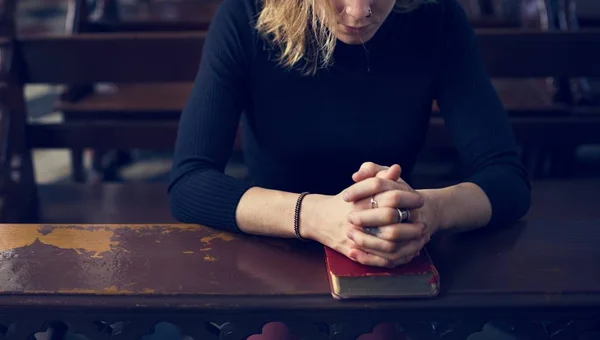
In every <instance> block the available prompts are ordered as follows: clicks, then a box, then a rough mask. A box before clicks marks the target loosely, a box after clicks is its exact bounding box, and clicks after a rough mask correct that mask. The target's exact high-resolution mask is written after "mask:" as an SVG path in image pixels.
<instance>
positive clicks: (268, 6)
mask: <svg viewBox="0 0 600 340" xmlns="http://www.w3.org/2000/svg"><path fill="white" fill-rule="evenodd" d="M436 1H437V0H396V4H395V6H394V11H397V12H409V11H412V10H414V9H415V8H417V7H419V6H420V5H421V4H423V3H426V2H436ZM262 3H263V7H262V10H261V12H260V14H259V16H258V20H257V22H256V29H257V30H258V32H259V33H260V34H261V35H262V36H264V37H266V38H267V40H269V42H270V43H271V44H272V45H274V46H275V47H277V48H278V50H279V56H278V60H279V63H280V64H281V65H283V66H285V67H287V68H292V67H294V66H298V65H300V64H301V65H302V66H301V69H302V71H303V73H305V74H307V75H310V74H314V73H315V72H316V71H317V70H318V69H319V68H324V67H327V66H328V65H330V64H331V61H332V56H333V51H334V49H335V44H336V41H337V39H336V37H335V32H334V31H332V29H331V28H332V27H336V22H337V17H336V13H335V10H334V8H333V7H332V5H331V3H330V1H329V0H262Z"/></svg>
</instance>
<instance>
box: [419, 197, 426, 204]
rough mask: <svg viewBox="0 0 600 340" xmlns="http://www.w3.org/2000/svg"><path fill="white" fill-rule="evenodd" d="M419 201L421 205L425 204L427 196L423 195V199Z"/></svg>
mask: <svg viewBox="0 0 600 340" xmlns="http://www.w3.org/2000/svg"><path fill="white" fill-rule="evenodd" d="M419 202H420V204H421V205H423V204H425V197H423V196H421V199H420V200H419Z"/></svg>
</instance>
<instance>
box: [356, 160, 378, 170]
mask: <svg viewBox="0 0 600 340" xmlns="http://www.w3.org/2000/svg"><path fill="white" fill-rule="evenodd" d="M375 166H376V165H375V163H373V162H364V163H363V164H362V165H361V166H360V168H361V169H364V170H371V169H374V168H375Z"/></svg>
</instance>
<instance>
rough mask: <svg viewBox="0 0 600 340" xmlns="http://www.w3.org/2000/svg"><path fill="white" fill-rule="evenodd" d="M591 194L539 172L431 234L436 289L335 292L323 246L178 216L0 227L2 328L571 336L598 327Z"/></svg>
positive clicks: (198, 335)
mask: <svg viewBox="0 0 600 340" xmlns="http://www.w3.org/2000/svg"><path fill="white" fill-rule="evenodd" d="M598 192H600V181H599V180H594V181H579V182H560V183H558V182H551V183H546V184H545V185H544V184H540V185H537V186H536V187H535V188H534V205H533V207H532V209H531V211H530V213H529V214H528V216H527V217H526V218H525V219H524V220H523V221H520V222H519V223H517V224H516V225H514V226H507V227H506V228H498V229H495V230H491V229H490V230H481V231H476V232H470V233H465V234H461V235H452V236H442V237H437V238H434V239H433V240H432V241H431V243H430V244H429V245H428V247H429V250H430V252H431V255H432V257H433V260H434V262H435V263H436V265H437V266H438V268H439V271H440V275H441V283H442V285H441V287H442V292H441V295H440V296H439V297H437V298H434V299H410V300H385V301H383V300H380V301H373V300H357V301H336V300H333V299H332V298H331V295H330V292H329V286H328V281H327V276H326V272H325V265H324V261H323V253H322V248H321V247H320V246H318V245H314V244H305V243H300V242H296V241H293V240H292V241H282V240H275V239H267V238H259V237H250V236H242V235H232V234H228V233H223V232H218V231H215V230H212V229H209V228H205V227H202V226H196V225H182V224H164V225H152V224H145V225H114V224H113V225H40V224H36V225H10V224H5V225H0V254H1V255H2V260H0V290H1V291H2V293H3V294H2V295H0V315H2V316H1V317H0V324H2V325H3V326H0V332H2V331H7V330H9V329H13V330H14V331H15V332H16V333H13V334H12V335H10V336H8V337H6V338H8V339H24V338H25V336H26V335H29V334H30V333H33V332H36V331H37V332H42V331H44V329H45V327H47V325H48V324H47V322H48V321H51V320H60V321H61V322H62V323H55V326H54V328H51V330H52V331H53V332H55V333H60V332H62V331H64V329H62V331H61V325H62V327H63V328H64V327H67V325H68V327H69V329H70V330H71V331H72V332H74V333H78V334H85V335H86V336H87V337H88V338H89V339H108V338H109V336H110V334H111V332H113V333H115V335H113V338H114V339H134V338H136V337H137V336H141V335H144V334H150V333H151V332H152V327H153V326H154V325H155V324H156V323H157V322H160V321H167V322H171V323H172V324H176V325H178V326H179V327H181V329H182V331H183V333H184V334H187V335H190V336H192V337H193V338H194V339H217V338H218V335H217V334H218V333H220V334H221V335H220V338H222V339H245V338H246V337H247V336H249V335H250V334H256V333H260V332H261V327H262V325H264V324H265V323H267V322H271V321H281V322H284V323H285V324H286V325H288V326H289V328H290V329H291V330H292V332H294V333H295V334H298V335H300V336H302V337H303V338H304V339H329V338H331V339H356V338H357V336H358V335H360V334H363V333H368V332H370V330H371V329H372V327H373V326H374V325H376V324H378V323H380V322H384V321H392V322H396V323H398V324H400V325H401V326H402V327H403V329H404V330H405V331H406V332H407V333H409V334H416V335H417V338H418V339H421V338H438V339H440V338H441V339H465V338H466V337H467V336H468V335H469V334H471V333H475V332H478V331H479V330H480V329H481V327H482V325H483V324H485V323H486V322H487V321H489V320H492V319H503V320H505V321H506V322H508V323H509V324H511V325H513V326H514V327H515V330H516V331H517V332H519V333H526V334H528V335H529V336H533V337H532V339H545V338H550V336H549V335H544V334H546V333H545V332H547V331H549V332H555V333H556V334H558V335H560V336H564V337H554V338H556V339H558V338H560V339H563V338H565V339H567V338H574V336H575V334H583V333H586V332H589V331H592V330H594V329H597V330H600V328H599V327H600V209H598V208H599V206H598V203H597V200H596V201H592V200H591V198H593V197H598V194H597V193H598ZM590 195H591V196H590ZM541 320H548V321H549V323H548V324H547V325H546V326H543V325H542V324H541V323H539V321H541ZM432 322H434V323H432ZM432 324H433V325H437V326H438V328H436V330H435V331H434V329H433V328H432ZM11 325H12V326H11ZM98 325H100V326H101V327H98ZM109 325H112V326H109ZM215 325H221V327H220V330H219V329H218V328H217V327H216V326H215ZM440 325H441V326H440ZM11 327H12V328H11ZM117 333H118V334H117ZM0 334H2V333H0ZM572 336H573V337H572Z"/></svg>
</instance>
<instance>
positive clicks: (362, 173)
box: [352, 162, 388, 183]
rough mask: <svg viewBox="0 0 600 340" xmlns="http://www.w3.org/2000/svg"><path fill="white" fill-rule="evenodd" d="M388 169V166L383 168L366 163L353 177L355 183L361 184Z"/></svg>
mask: <svg viewBox="0 0 600 340" xmlns="http://www.w3.org/2000/svg"><path fill="white" fill-rule="evenodd" d="M386 169H388V167H387V166H381V165H379V164H375V163H373V162H365V163H363V165H361V167H360V169H358V171H357V172H355V173H354V174H353V175H352V180H354V182H357V183H358V182H360V181H363V180H365V179H367V178H371V177H375V176H376V175H377V174H378V173H379V172H380V171H383V170H386Z"/></svg>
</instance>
